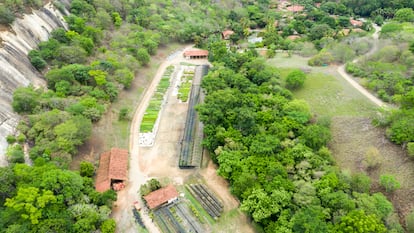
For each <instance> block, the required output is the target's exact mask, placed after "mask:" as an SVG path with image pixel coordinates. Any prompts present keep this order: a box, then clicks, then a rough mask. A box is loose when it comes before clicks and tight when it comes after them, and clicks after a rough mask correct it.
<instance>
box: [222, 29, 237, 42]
mask: <svg viewBox="0 0 414 233" xmlns="http://www.w3.org/2000/svg"><path fill="white" fill-rule="evenodd" d="M233 34H234V31H232V30H224V31H223V32H222V33H221V38H222V39H223V40H229V39H230V36H231V35H233Z"/></svg>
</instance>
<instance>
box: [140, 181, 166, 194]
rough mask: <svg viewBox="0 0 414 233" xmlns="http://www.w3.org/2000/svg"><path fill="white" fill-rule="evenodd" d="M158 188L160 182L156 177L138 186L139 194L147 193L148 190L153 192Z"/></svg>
mask: <svg viewBox="0 0 414 233" xmlns="http://www.w3.org/2000/svg"><path fill="white" fill-rule="evenodd" d="M160 188H161V183H160V182H159V181H158V180H157V179H154V178H152V179H151V180H149V181H148V182H147V183H146V184H143V185H141V187H140V188H139V192H140V194H141V196H145V195H147V194H149V193H150V192H153V191H155V190H157V189H160Z"/></svg>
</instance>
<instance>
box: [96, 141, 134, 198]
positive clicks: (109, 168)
mask: <svg viewBox="0 0 414 233" xmlns="http://www.w3.org/2000/svg"><path fill="white" fill-rule="evenodd" d="M126 180H128V150H125V149H120V148H112V149H111V150H110V151H106V152H104V153H102V154H101V158H100V160H99V168H98V171H97V175H96V180H95V189H96V191H98V192H105V191H107V190H109V189H111V186H112V185H114V184H117V183H122V182H124V181H126Z"/></svg>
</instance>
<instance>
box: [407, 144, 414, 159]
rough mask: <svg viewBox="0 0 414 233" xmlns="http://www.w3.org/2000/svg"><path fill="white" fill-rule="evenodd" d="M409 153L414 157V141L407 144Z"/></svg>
mask: <svg viewBox="0 0 414 233" xmlns="http://www.w3.org/2000/svg"><path fill="white" fill-rule="evenodd" d="M407 153H408V156H410V157H414V142H409V143H408V144H407Z"/></svg>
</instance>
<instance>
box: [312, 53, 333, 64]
mask: <svg viewBox="0 0 414 233" xmlns="http://www.w3.org/2000/svg"><path fill="white" fill-rule="evenodd" d="M334 60H335V59H334V57H333V56H332V54H330V53H328V52H320V53H318V54H317V55H315V56H313V57H312V58H311V59H309V61H308V65H310V66H324V65H329V64H330V63H332V62H333V61H334Z"/></svg>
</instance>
